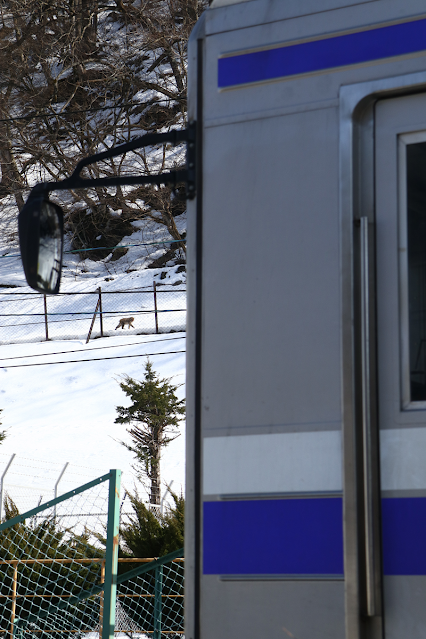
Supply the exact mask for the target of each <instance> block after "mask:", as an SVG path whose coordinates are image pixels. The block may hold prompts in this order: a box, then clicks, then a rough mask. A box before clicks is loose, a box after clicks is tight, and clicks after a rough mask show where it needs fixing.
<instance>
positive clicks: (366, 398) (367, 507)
mask: <svg viewBox="0 0 426 639" xmlns="http://www.w3.org/2000/svg"><path fill="white" fill-rule="evenodd" d="M360 222H361V243H360V249H361V250H360V253H361V256H360V257H361V351H362V352H361V372H362V430H363V433H362V435H363V437H362V438H363V468H364V482H363V483H364V519H365V558H366V566H365V568H366V581H367V583H366V589H367V615H368V616H369V617H373V616H375V614H376V609H377V605H376V603H377V602H376V592H375V579H374V563H375V562H374V528H373V523H374V518H373V469H372V445H371V395H370V393H371V390H370V389H371V381H370V324H369V316H370V308H369V257H368V218H367V217H362V218H361V219H360Z"/></svg>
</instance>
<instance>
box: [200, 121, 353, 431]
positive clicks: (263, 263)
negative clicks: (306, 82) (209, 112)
mask: <svg viewBox="0 0 426 639" xmlns="http://www.w3.org/2000/svg"><path fill="white" fill-rule="evenodd" d="M271 140H273V141H274V144H273V145H271V144H270V141H271ZM337 149H338V141H337V113H336V111H335V110H334V109H329V110H320V111H317V112H314V113H309V114H305V113H302V114H293V115H292V116H289V117H287V118H277V119H268V120H265V121H263V122H261V121H258V122H254V123H251V124H250V125H248V124H247V123H243V124H241V125H235V126H232V127H223V128H220V129H215V130H211V129H208V130H206V133H205V163H206V164H205V174H206V175H209V176H214V179H209V180H208V181H207V183H206V184H205V208H204V211H205V213H204V214H205V220H204V228H205V237H206V238H208V244H206V246H205V251H204V269H205V277H204V286H205V291H206V294H205V298H204V308H203V317H204V320H203V330H204V341H203V361H204V369H203V377H204V381H203V430H204V432H206V431H209V432H211V431H213V430H216V431H218V432H221V431H223V430H224V429H230V428H234V427H238V429H239V431H238V432H239V433H241V434H243V433H244V427H250V426H253V425H255V426H257V425H259V424H263V425H265V426H273V425H274V424H286V423H289V424H301V425H302V424H303V425H306V424H314V425H315V430H318V424H321V423H322V422H325V423H327V424H328V423H330V422H333V423H334V422H336V421H338V420H339V419H340V415H341V408H340V347H339V308H340V304H339V245H338V200H337V195H338V193H337V188H336V186H337V180H338V164H337ZM230 167H232V170H230ZM248 176H250V179H249V180H248ZM218 185H220V188H218ZM237 247H241V249H240V250H238V252H237V250H236V249H237ZM271 293H273V294H271ZM313 318H315V322H313V321H312V320H313ZM219 398H220V400H219ZM308 398H309V399H308ZM226 432H230V430H227V431H226Z"/></svg>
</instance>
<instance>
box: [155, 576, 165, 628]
mask: <svg viewBox="0 0 426 639" xmlns="http://www.w3.org/2000/svg"><path fill="white" fill-rule="evenodd" d="M162 612H163V566H157V568H156V569H155V586H154V639H161V616H162Z"/></svg>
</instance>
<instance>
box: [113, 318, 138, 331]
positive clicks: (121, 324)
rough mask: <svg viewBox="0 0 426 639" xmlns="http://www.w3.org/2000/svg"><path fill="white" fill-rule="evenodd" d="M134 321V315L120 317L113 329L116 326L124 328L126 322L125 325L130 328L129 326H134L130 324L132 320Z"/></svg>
mask: <svg viewBox="0 0 426 639" xmlns="http://www.w3.org/2000/svg"><path fill="white" fill-rule="evenodd" d="M134 321H135V318H134V317H122V318H121V320H120V321H119V322H118V324H117V326H116V327H115V330H117V328H120V326H121V328H124V327H125V325H126V324H127V327H128V328H129V329H130V327H132V328H135V327H134V326H133V324H132V322H134Z"/></svg>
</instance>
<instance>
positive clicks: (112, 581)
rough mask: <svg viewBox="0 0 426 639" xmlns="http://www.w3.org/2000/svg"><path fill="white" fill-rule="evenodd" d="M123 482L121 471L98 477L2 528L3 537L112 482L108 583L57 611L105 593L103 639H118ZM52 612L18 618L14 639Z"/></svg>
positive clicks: (57, 607)
mask: <svg viewBox="0 0 426 639" xmlns="http://www.w3.org/2000/svg"><path fill="white" fill-rule="evenodd" d="M120 480H121V470H110V472H109V473H108V474H106V475H103V476H102V477H98V478H97V479H94V480H93V481H90V482H88V483H87V484H84V485H83V486H79V488H75V489H74V490H71V491H69V492H67V493H65V494H64V495H61V496H60V497H57V498H56V499H52V500H50V501H48V502H46V503H45V504H41V505H40V506H37V507H36V508H33V509H31V510H28V511H27V512H25V513H23V514H22V515H21V514H20V515H17V516H16V517H13V518H12V519H8V520H7V521H5V522H3V523H2V524H0V533H2V532H3V531H4V530H7V529H8V528H11V527H12V526H15V525H16V524H19V523H22V522H23V521H25V520H26V519H30V518H31V517H34V515H37V514H38V513H42V512H43V511H44V510H48V509H50V508H52V507H54V506H56V505H57V504H60V503H61V502H63V501H66V500H67V499H71V498H72V497H75V496H76V495H79V494H80V493H83V492H85V491H86V490H89V489H90V488H94V487H95V486H97V485H99V484H101V483H103V482H107V481H108V482H109V493H108V523H107V545H106V552H105V581H104V583H102V584H99V585H97V586H94V587H93V588H91V589H90V590H83V591H81V592H80V593H79V594H78V595H75V596H74V597H70V598H69V599H68V600H67V601H66V602H64V603H63V604H57V605H56V609H57V610H60V609H61V608H64V609H65V608H66V607H67V606H69V605H70V604H71V605H74V604H77V603H79V602H80V601H83V600H84V599H87V598H89V597H93V596H94V595H97V594H100V593H101V592H103V591H104V608H103V618H102V639H114V622H115V602H116V591H117V562H118V543H119V526H120ZM49 613H50V610H49V609H47V610H46V611H44V612H43V613H41V614H40V615H29V616H28V617H26V618H25V619H20V618H18V617H16V618H15V622H14V627H13V636H14V637H16V638H17V639H21V638H22V637H23V636H24V633H25V629H24V626H25V625H26V624H29V623H33V622H36V621H38V620H40V619H43V618H45V617H47V616H48V614H49Z"/></svg>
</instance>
